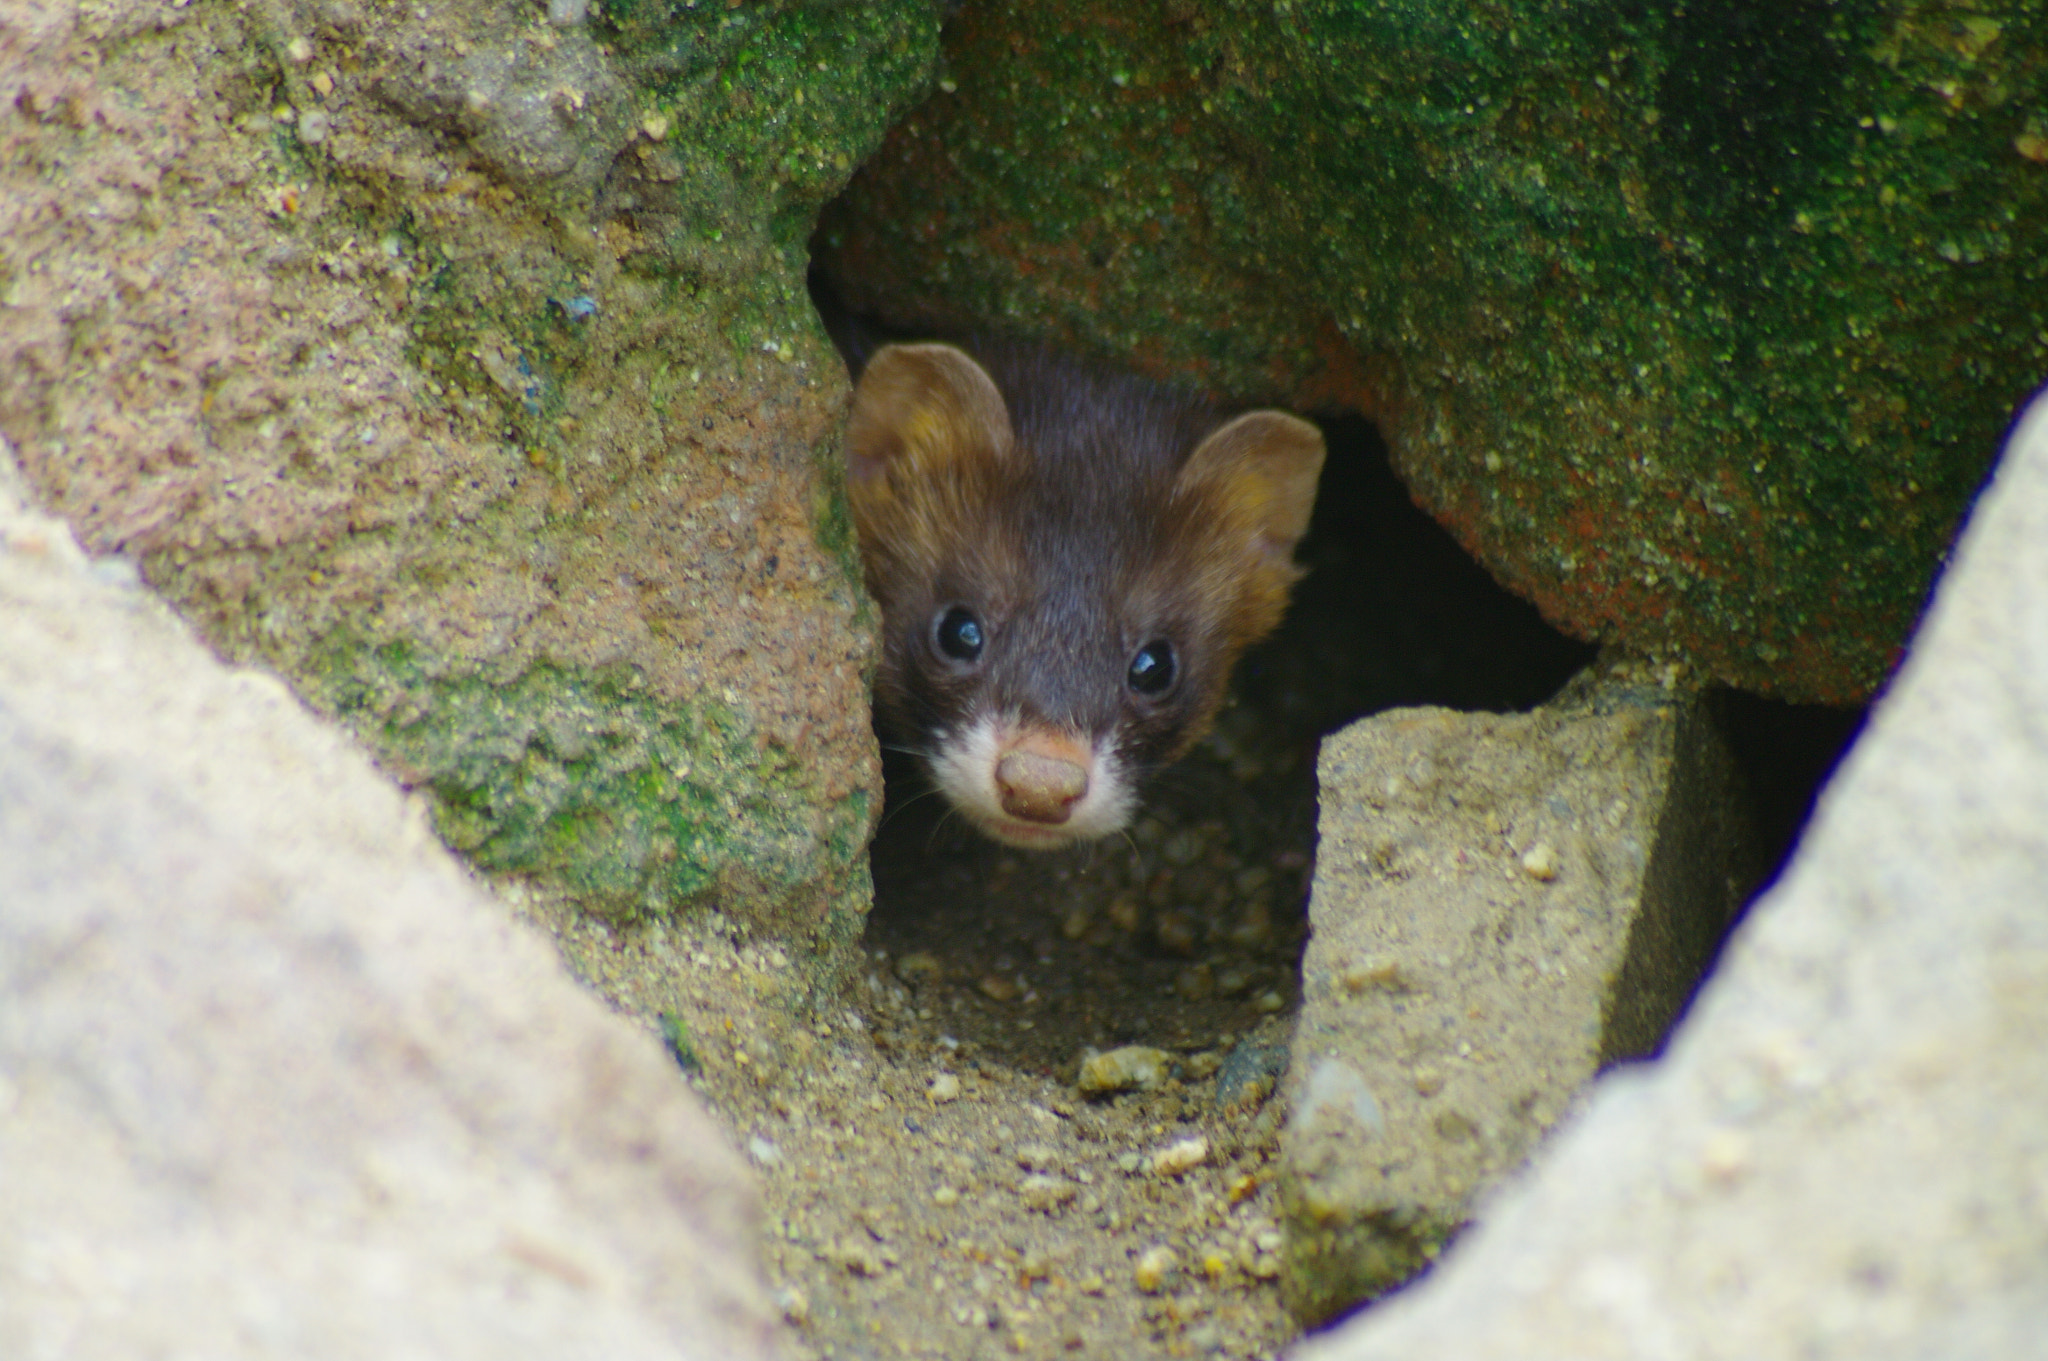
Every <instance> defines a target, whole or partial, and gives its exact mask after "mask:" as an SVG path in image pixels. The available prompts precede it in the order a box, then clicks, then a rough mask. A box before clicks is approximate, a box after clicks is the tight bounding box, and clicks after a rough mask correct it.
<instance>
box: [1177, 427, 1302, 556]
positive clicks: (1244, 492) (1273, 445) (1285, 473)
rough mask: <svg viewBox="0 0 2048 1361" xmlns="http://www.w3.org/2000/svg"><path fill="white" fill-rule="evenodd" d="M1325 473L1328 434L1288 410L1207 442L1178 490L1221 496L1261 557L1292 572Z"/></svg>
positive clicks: (1182, 474) (1182, 475)
mask: <svg viewBox="0 0 2048 1361" xmlns="http://www.w3.org/2000/svg"><path fill="white" fill-rule="evenodd" d="M1322 473H1323V432H1322V431H1320V430H1318V429H1316V428H1315V426H1313V425H1310V424H1309V423H1308V422H1307V421H1305V420H1303V419H1301V417H1299V416H1290V415H1288V414H1287V413H1286V412H1284V411H1248V412H1246V413H1245V414H1244V415H1242V416H1239V417H1237V418H1236V419H1235V420H1232V421H1230V422H1228V423H1227V424H1225V425H1224V426H1223V427H1222V428H1221V429H1219V430H1217V431H1216V432H1215V433H1214V434H1212V435H1210V436H1209V438H1207V439H1205V440H1203V441H1202V443H1201V444H1200V446H1198V447H1197V448H1196V449H1195V452H1194V453H1193V455H1191V456H1190V457H1189V459H1188V461H1187V465H1186V466H1185V467H1183V468H1182V469H1181V471H1180V480H1179V483H1178V486H1179V487H1180V488H1181V489H1183V490H1190V491H1192V490H1194V489H1196V488H1198V487H1200V488H1204V489H1206V490H1207V491H1208V492H1209V493H1210V494H1211V495H1217V496H1220V497H1221V498H1222V500H1223V502H1224V505H1225V506H1226V507H1227V508H1228V512H1229V515H1230V518H1231V519H1232V520H1233V521H1235V522H1237V523H1240V524H1246V523H1248V524H1249V525H1250V526H1251V527H1252V528H1253V530H1254V533H1255V536H1256V537H1255V543H1254V545H1253V546H1254V547H1255V548H1256V549H1257V550H1258V551H1259V552H1260V553H1261V555H1262V556H1264V557H1266V558H1267V559H1268V560H1269V561H1270V562H1271V564H1272V565H1273V566H1275V567H1279V568H1281V569H1283V570H1287V571H1289V572H1291V571H1292V569H1293V566H1294V546H1295V545H1296V544H1298V543H1300V542H1301V536H1302V535H1304V534H1306V533H1308V519H1309V514H1310V513H1311V512H1312V511H1314V510H1315V507H1316V481H1317V479H1318V478H1320V477H1321V476H1322ZM1292 579H1293V577H1292V576H1291V575H1290V576H1288V577H1287V578H1285V580H1292Z"/></svg>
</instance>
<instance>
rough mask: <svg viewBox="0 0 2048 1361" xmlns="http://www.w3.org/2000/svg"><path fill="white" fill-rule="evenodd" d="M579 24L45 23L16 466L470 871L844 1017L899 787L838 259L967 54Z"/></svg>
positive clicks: (14, 139) (708, 30)
mask: <svg viewBox="0 0 2048 1361" xmlns="http://www.w3.org/2000/svg"><path fill="white" fill-rule="evenodd" d="M420 8H425V9H427V11H428V12H427V13H416V12H415V11H416V10H417V9H420ZM662 13H663V14H664V15H668V14H669V11H668V10H667V9H666V8H664V9H663V10H662ZM544 18H545V16H544V14H543V11H542V10H541V9H539V8H537V7H536V6H535V5H533V4H528V3H514V2H513V0H452V3H446V4H441V3H437V4H435V5H432V6H428V7H405V8H402V9H372V8H369V7H362V8H358V7H356V6H354V5H345V4H340V3H335V2H334V0H282V3H278V4H275V5H272V4H265V5H260V6H237V5H228V4H218V3H197V4H192V5H184V6H173V7H168V8H166V7H163V6H160V5H156V4H153V3H147V2H146V0H112V2H111V3H109V4H105V5H98V6H92V7H86V8H80V7H78V6H75V5H63V6H59V7H57V8H54V9H52V10H50V11H48V14H47V15H46V16H45V19H44V20H40V21H38V23H36V24H35V25H31V26H28V27H20V26H12V27H10V28H9V29H8V41H7V43H6V44H5V45H4V46H0V89H4V90H5V91H6V92H7V97H6V98H5V99H4V100H0V243H4V244H0V251H4V257H0V259H4V263H0V275H4V276H5V277H6V278H7V279H8V280H9V282H8V284H7V286H6V299H5V306H6V321H5V323H4V324H0V431H5V432H6V433H7V435H8V436H9V437H10V438H12V439H13V440H14V442H15V444H16V447H17V449H18V452H19V454H20V456H21V458H22V461H23V463H24V465H25V468H26V471H27V475H28V479H29V484H30V487H31V490H32V493H33V495H34V496H35V497H36V498H38V500H39V501H41V503H42V504H44V505H46V506H47V507H49V508H50V509H52V510H53V511H55V512H56V513H57V514H59V515H61V516H63V517H64V518H65V519H66V520H68V521H69V522H70V523H71V525H72V526H73V528H74V530H75V531H76V532H77V534H78V535H79V538H80V540H81V541H82V542H83V543H84V544H85V546H86V547H87V549H88V550H89V551H90V552H91V553H93V554H94V555H95V556H108V555H114V554H120V555H123V556H126V557H128V558H130V559H132V560H133V561H134V562H135V563H136V564H138V565H139V567H140V568H141V571H142V573H143V575H144V576H145V577H146V578H147V580H148V581H149V583H150V584H151V586H152V587H154V588H156V589H157V590H158V591H160V592H162V593H163V594H164V595H165V596H166V597H167V598H169V599H170V600H171V601H172V602H173V603H174V604H175V605H176V606H177V607H178V609H179V610H180V611H181V612H182V613H183V614H184V615H185V617H186V618H188V619H189V620H191V621H192V622H193V624H194V626H195V627H197V628H198V629H199V631H200V632H201V634H202V635H203V636H204V637H205V638H206V639H207V641H208V642H209V643H210V644H211V645H212V646H213V647H214V648H216V649H217V650H218V651H220V652H221V653H222V654H223V655H225V656H227V657H229V658H230V659H231V660H233V661H235V662H237V663H241V664H250V665H260V666H263V667H265V668H266V669H269V670H272V671H275V672H277V673H279V674H281V675H283V676H284V677H286V678H287V679H288V680H289V681H290V682H291V684H292V685H293V686H294V687H295V688H296V689H297V690H298V691H299V693H301V694H302V695H303V696H305V697H306V698H307V700H308V701H309V702H310V703H311V704H313V706H314V707H315V708H317V709H319V710H320V711H321V712H323V713H326V714H328V715H329V716H331V717H335V718H338V719H340V720H342V721H343V722H345V723H346V724H347V725H348V726H349V727H350V728H351V729H352V730H353V731H354V732H355V733H356V735H357V736H359V737H360V738H361V739H362V740H363V741H364V742H365V743H366V744H368V745H369V746H370V748H371V749H372V750H373V751H374V752H375V753H376V755H377V758H378V760H379V761H380V763H382V764H383V765H384V766H385V768H386V769H388V770H390V771H392V772H393V773H394V774H395V775H397V776H398V777H399V778H400V779H401V780H403V781H404V782H405V783H406V784H407V785H408V786H410V787H412V788H415V789H417V790H419V791H420V792H421V793H422V794H423V795H424V796H425V797H426V799H427V801H428V804H429V807H430V808H431V809H432V810H433V812H434V815H435V823H436V827H437V830H438V831H440V833H441V834H442V835H443V837H444V838H445V839H447V840H448V841H449V842H451V843H452V844H454V845H455V846H457V847H458V849H460V850H461V851H462V852H463V853H464V854H465V855H467V856H468V857H470V859H471V860H472V862H473V863H475V864H477V865H479V866H481V867H483V868H485V869H487V870H489V871H492V872H500V873H506V874H518V875H523V876H540V877H543V878H544V879H547V880H551V881H554V882H556V883H558V884H560V885H561V886H562V887H563V888H565V889H566V890H567V892H568V893H569V894H570V895H573V896H574V897H575V898H576V899H577V900H578V901H579V903H581V904H582V905H584V906H585V907H588V908H591V909H595V910H599V911H603V912H606V913H608V914H609V915H611V916H613V917H615V918H623V919H634V918H642V917H646V916H649V915H661V914H668V913H674V912H678V911H683V910H688V909H691V908H701V907H704V906H706V905H708V904H711V903H712V902H714V901H715V902H716V904H717V906H718V908H719V910H720V911H722V912H724V913H726V914H727V915H728V916H729V917H731V918H732V919H733V920H735V921H736V922H738V923H740V924H742V925H744V926H746V927H749V928H752V929H755V930H759V931H765V932H770V933H773V934H776V935H780V936H782V937H784V938H786V939H788V940H789V941H790V942H791V944H792V945H793V946H795V947H797V948H795V949H793V950H792V956H793V957H794V958H797V959H800V960H802V961H804V963H805V971H806V976H805V977H804V978H802V979H800V980H795V981H793V983H792V987H793V988H799V989H802V990H806V991H811V992H816V991H817V990H819V989H829V988H830V987H831V986H832V985H833V984H834V983H835V981H836V980H837V979H838V978H839V977H840V976H841V974H842V973H843V971H844V969H845V967H846V966H847V964H848V962H849V956H848V953H847V952H848V951H849V949H850V947H851V942H852V941H853V939H854V938H855V937H856V936H857V935H858V933H859V927H860V921H861V918H862V914H863V913H864V912H865V910H866V906H867V899H868V879H867V865H866V861H865V858H864V856H863V854H862V848H863V844H864V842H865V840H866V837H867V834H868V831H869V828H870V826H871V823H872V819H873V816H874V814H875V813H876V812H877V811H878V807H879V803H880V797H879V794H880V783H879V771H878V765H877V761H876V755H875V751H874V745H873V744H874V739H873V734H872V732H871V729H870V724H869V720H868V715H867V689H866V685H865V682H864V680H863V678H862V671H863V668H864V667H865V666H866V665H867V662H868V656H869V651H870V645H871V644H870V638H869V632H870V626H869V624H868V622H867V621H866V619H865V618H864V617H863V616H862V613H861V612H862V611H863V610H864V609H866V608H867V607H866V605H865V602H864V599H863V596H862V593H861V590H860V585H859V581H860V571H859V564H858V562H857V561H856V555H855V553H854V549H853V544H852V540H851V531H850V528H849V526H848V524H847V522H846V519H845V515H844V511H843V509H842V508H840V506H839V503H838V501H837V499H836V496H837V493H836V491H835V487H836V478H837V476H838V472H837V469H838V455H837V439H838V425H839V422H840V420H841V417H842V411H843V406H844V403H845V400H846V387H845V375H844V368H843V365H842V364H841V362H840V360H839V358H838V356H837V354H836V353H835V352H834V351H833V350H832V348H831V346H830V344H829V342H828V341H827V340H826V338H825V336H824V334H823V332H822V330H821V329H820V328H819V326H818V323H817V319H816V317H815V314H814V313H813V311H812V309H811V306H810V303H809V300H808V296H807V294H806V292H805V289H804V269H805V262H804V257H803V250H802V241H803V236H804V231H805V225H806V224H807V223H808V221H809V219H810V216H811V215H812V214H814V213H815V212H816V209H817V206H818V205H819V204H820V203H822V202H823V201H824V199H825V198H826V197H828V196H829V195H830V194H831V193H833V192H835V191H836V189H837V187H838V186H839V185H840V184H841V183H843V181H844V179H845V177H846V175H848V174H849V173H851V168H852V164H853V163H854V162H855V161H857V160H858V159H859V158H860V157H861V156H862V155H864V154H865V148H866V147H868V146H871V145H872V144H873V142H874V140H875V139H877V138H879V136H880V133H881V123H882V121H883V120H885V119H886V118H887V117H888V114H889V111H890V110H891V109H892V108H897V107H901V105H902V104H903V103H904V102H905V101H907V100H908V99H910V98H912V97H913V96H914V95H915V93H916V92H917V90H918V89H919V88H920V87H921V84H922V81H923V79H924V73H925V69H926V68H927V67H928V65H929V62H930V58H931V55H932V51H933V44H934V42H935V40H936V24H937V20H936V17H935V16H934V15H933V14H932V13H931V12H930V11H929V10H928V9H927V8H926V7H924V6H922V5H916V6H910V5H903V6H897V7H893V8H892V7H889V6H876V7H857V8H855V9H851V10H839V11H830V12H827V11H815V10H805V11H802V12H800V13H799V12H788V13H784V12H780V11H777V12H774V13H768V12H765V11H762V10H759V9H749V10H747V11H745V12H743V13H737V14H735V13H733V12H731V11H730V10H728V9H727V8H725V7H722V6H705V7H703V8H702V9H701V10H700V11H699V12H697V13H695V14H691V13H689V12H687V11H686V10H685V9H684V8H683V7H676V8H675V11H674V14H673V16H671V17H669V18H665V19H662V20H660V21H658V22H657V21H653V20H650V24H651V25H652V27H651V28H649V27H642V26H637V25H636V24H635V23H633V22H630V21H626V20H620V21H616V22H612V23H609V24H608V25H607V26H606V28H605V30H604V31H603V32H600V31H599V30H598V29H597V28H595V27H592V28H585V27H582V26H568V27H563V26H556V25H552V24H548V23H546V22H544ZM599 38H602V39H603V43H602V45H600V43H599V41H598V39H599ZM664 62H666V63H668V65H667V66H666V67H665V68H663V69H661V70H657V69H656V68H657V67H662V64H663V63H664ZM250 63H254V65H253V66H252V65H251V64H250ZM677 63H681V67H679V66H678V65H677ZM821 63H823V64H824V65H825V66H826V68H827V69H826V70H824V71H821V70H820V69H819V67H820V64H821ZM683 68H687V69H683ZM657 79H658V80H659V81H660V83H661V85H662V93H660V94H659V95H658V96H657V95H654V94H651V93H650V92H649V91H647V90H646V89H645V88H635V87H636V85H638V84H639V83H640V82H643V81H653V80H657ZM806 87H808V88H809V89H810V91H811V94H812V96H813V98H812V99H811V100H808V101H805V100H801V98H800V91H801V90H802V89H804V88H806ZM827 91H830V92H832V93H834V94H835V95H841V96H844V100H843V103H842V102H841V101H839V100H837V99H835V100H831V101H825V102H820V101H819V100H818V99H817V98H816V97H817V96H819V95H822V94H824V93H826V92H827ZM17 94H18V95H19V98H18V99H17V97H16V96H17ZM639 101H644V102H645V103H646V104H647V105H648V106H649V108H648V110H647V111H648V112H649V113H659V114H660V116H661V117H663V118H664V119H666V120H667V125H668V130H667V133H666V135H665V136H664V138H663V139H662V140H661V141H660V142H658V143H657V142H654V141H650V140H647V139H645V138H643V137H641V136H640V135H639V134H638V133H636V132H635V130H634V129H635V128H636V127H638V126H639V121H640V115H638V114H636V113H635V112H634V105H635V104H636V102H639ZM764 107H772V108H774V109H776V110H778V111H784V110H801V112H800V113H799V114H798V115H797V116H796V117H795V118H794V119H792V118H790V117H786V116H784V114H783V113H782V112H778V114H777V115H776V116H775V117H772V118H770V117H765V116H762V114H761V110H762V109H763V108H764ZM66 110H68V111H69V112H64V111H66ZM316 130H317V133H318V135H317V137H316V136H315V135H314V134H315V132H316ZM58 164H61V165H63V166H65V167H66V171H65V173H64V174H63V175H52V174H49V173H47V167H49V166H51V165H58ZM156 167H175V170H174V171H173V172H169V173H166V172H165V171H163V170H161V169H157V168H156ZM30 261H33V262H34V265H33V268H31V267H30V266H29V263H28V262H30ZM792 1000H798V999H792Z"/></svg>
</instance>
